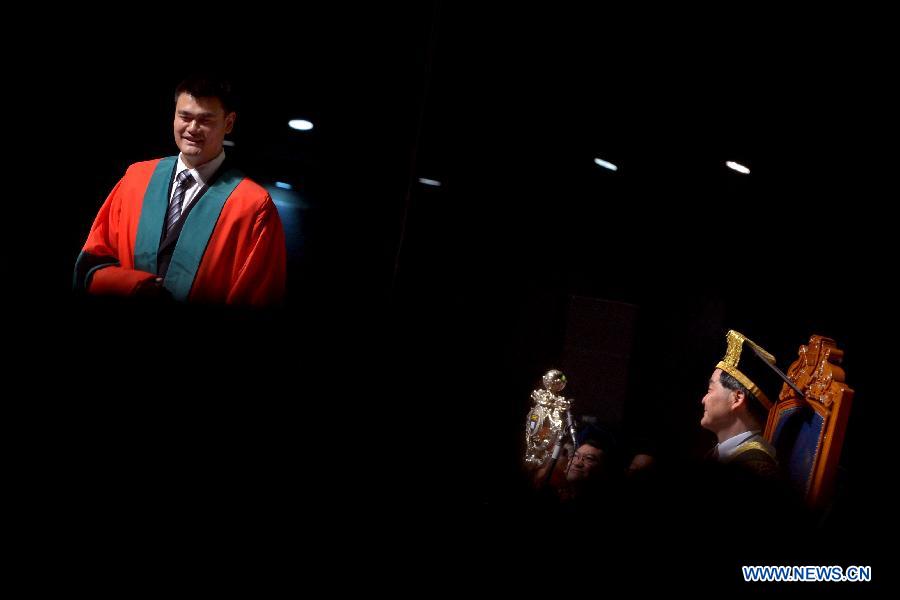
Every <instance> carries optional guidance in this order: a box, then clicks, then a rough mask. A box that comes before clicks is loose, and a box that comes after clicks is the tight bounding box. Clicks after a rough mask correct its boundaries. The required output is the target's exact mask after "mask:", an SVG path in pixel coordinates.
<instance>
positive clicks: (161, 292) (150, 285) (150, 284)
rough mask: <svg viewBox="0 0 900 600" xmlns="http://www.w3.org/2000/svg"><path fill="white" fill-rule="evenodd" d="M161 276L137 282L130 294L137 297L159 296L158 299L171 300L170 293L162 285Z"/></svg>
mask: <svg viewBox="0 0 900 600" xmlns="http://www.w3.org/2000/svg"><path fill="white" fill-rule="evenodd" d="M162 282H163V280H162V277H154V278H153V279H145V280H144V281H142V282H140V283H139V284H137V285H136V286H135V288H134V291H133V292H132V293H131V295H132V296H136V297H138V298H159V299H160V300H171V299H172V294H171V293H169V290H167V289H166V288H164V287H163V284H162Z"/></svg>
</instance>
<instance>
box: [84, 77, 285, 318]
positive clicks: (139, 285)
mask: <svg viewBox="0 0 900 600" xmlns="http://www.w3.org/2000/svg"><path fill="white" fill-rule="evenodd" d="M235 118H236V112H235V111H234V105H233V98H232V93H231V86H230V84H229V83H228V82H227V81H224V80H220V79H215V78H210V77H203V76H198V77H190V78H188V79H186V80H185V81H183V82H182V83H181V84H180V85H179V86H178V88H177V89H176V91H175V119H174V134H175V143H176V145H177V146H178V149H179V150H180V153H179V154H178V155H177V156H171V157H167V158H162V159H155V160H150V161H146V162H139V163H136V164H133V165H131V166H130V167H129V168H128V170H127V171H126V173H125V176H124V177H123V178H122V179H121V180H120V181H119V182H118V184H116V186H115V188H113V190H112V192H111V193H110V194H109V197H108V198H107V199H106V202H104V204H103V206H102V207H101V208H100V212H99V213H98V214H97V217H96V219H95V220H94V224H93V226H92V227H91V231H90V234H89V235H88V239H87V242H86V243H85V245H84V248H83V249H82V252H81V254H80V255H79V257H78V260H77V262H76V265H75V281H74V285H75V288H76V290H82V291H86V292H88V293H90V294H98V295H118V296H164V297H169V296H170V297H172V298H174V299H175V300H178V301H187V302H192V303H205V304H228V305H240V306H255V307H264V306H273V305H277V304H280V303H281V302H282V301H283V298H284V291H285V279H286V274H285V271H286V248H285V239H284V230H283V229H282V225H281V219H280V218H279V216H278V211H277V209H276V207H275V204H274V203H273V202H272V199H271V197H270V196H269V194H268V193H267V192H266V190H265V189H264V188H262V187H261V186H259V185H258V184H256V183H254V182H253V181H251V180H250V179H249V178H247V177H245V176H244V175H243V174H242V173H240V172H239V171H237V170H236V169H234V168H233V167H231V166H230V165H229V164H228V162H227V160H226V157H225V151H224V149H223V140H224V139H225V135H226V134H228V133H230V132H231V131H232V129H233V127H234V121H235Z"/></svg>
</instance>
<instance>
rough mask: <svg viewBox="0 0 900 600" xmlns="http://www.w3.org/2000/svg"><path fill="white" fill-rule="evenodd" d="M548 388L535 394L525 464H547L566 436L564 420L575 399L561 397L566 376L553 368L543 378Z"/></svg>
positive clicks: (526, 442)
mask: <svg viewBox="0 0 900 600" xmlns="http://www.w3.org/2000/svg"><path fill="white" fill-rule="evenodd" d="M542 383H543V385H544V389H542V390H534V391H533V392H531V399H532V400H533V401H534V406H532V408H531V411H530V412H529V413H528V420H527V421H526V423H525V464H526V465H528V466H533V467H538V466H541V465H543V464H545V463H546V462H547V459H549V458H550V453H551V452H552V450H553V446H554V445H555V444H556V442H557V440H558V439H559V438H560V436H562V435H564V433H565V426H564V423H563V417H564V416H565V414H566V411H567V410H569V406H571V404H572V401H571V399H568V398H564V397H563V396H559V395H557V392H561V391H562V390H563V388H565V387H566V376H565V375H563V374H562V373H561V372H560V371H557V370H556V369H551V370H550V371H547V372H546V373H545V374H544V377H543V378H542Z"/></svg>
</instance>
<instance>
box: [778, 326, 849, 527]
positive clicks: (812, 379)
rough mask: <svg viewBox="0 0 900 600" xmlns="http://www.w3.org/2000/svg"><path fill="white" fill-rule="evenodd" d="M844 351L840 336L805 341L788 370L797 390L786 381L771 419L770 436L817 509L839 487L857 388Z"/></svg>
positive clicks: (789, 472)
mask: <svg viewBox="0 0 900 600" xmlns="http://www.w3.org/2000/svg"><path fill="white" fill-rule="evenodd" d="M843 356H844V351H843V350H840V349H839V348H838V347H837V345H836V344H835V342H834V340H832V339H829V338H826V337H822V336H819V335H814V336H812V337H811V338H810V339H809V343H808V344H806V345H803V346H800V350H799V356H798V358H797V360H795V361H794V362H793V364H791V366H790V368H789V369H788V371H787V376H788V377H789V378H790V379H791V380H792V381H793V382H794V385H795V387H796V389H794V388H792V387H791V386H789V385H787V384H785V385H784V386H782V389H781V394H780V395H779V400H778V402H777V403H776V404H775V405H774V406H773V407H772V409H771V410H770V411H769V418H768V422H767V423H766V430H765V434H764V435H765V438H766V440H767V441H769V442H770V443H771V444H772V445H773V446H774V447H775V449H776V451H777V453H778V458H779V463H780V464H781V467H782V468H783V469H784V470H785V471H786V472H787V475H788V477H789V479H790V481H791V483H792V484H793V485H794V486H795V487H796V488H797V490H798V491H799V492H800V493H801V494H802V496H803V498H804V500H805V502H806V504H807V505H808V506H810V507H811V508H813V509H820V508H823V507H825V506H826V505H827V504H828V501H829V500H830V498H831V495H832V493H833V491H834V483H835V475H836V473H837V467H838V460H839V459H840V456H841V446H842V445H843V442H844V433H845V432H846V430H847V421H848V419H849V417H850V408H851V405H852V401H853V390H852V389H850V387H848V386H847V384H846V383H845V381H844V370H843V369H842V368H841V367H840V366H839V365H840V364H841V360H842V359H843ZM798 390H799V392H800V393H799V394H798Z"/></svg>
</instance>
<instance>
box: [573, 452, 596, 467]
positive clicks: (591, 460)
mask: <svg viewBox="0 0 900 600" xmlns="http://www.w3.org/2000/svg"><path fill="white" fill-rule="evenodd" d="M599 460H600V459H599V458H598V457H597V456H596V455H594V454H584V453H582V452H576V453H575V454H574V455H573V456H572V462H578V461H582V462H584V463H586V464H589V465H593V464H596V463H597V462H599Z"/></svg>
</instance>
